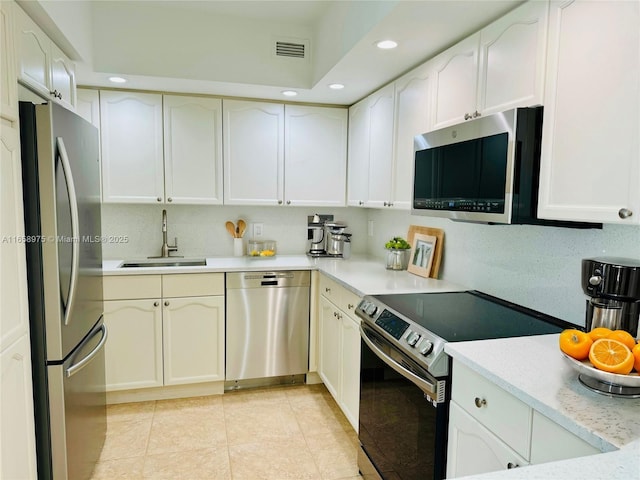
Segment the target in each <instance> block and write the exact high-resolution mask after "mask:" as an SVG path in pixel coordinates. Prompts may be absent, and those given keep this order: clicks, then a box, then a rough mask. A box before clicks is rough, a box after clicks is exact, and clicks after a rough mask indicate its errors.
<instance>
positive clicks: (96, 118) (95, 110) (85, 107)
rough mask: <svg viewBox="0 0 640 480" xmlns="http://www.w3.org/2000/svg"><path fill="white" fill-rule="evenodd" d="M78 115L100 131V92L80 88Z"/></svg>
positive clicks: (77, 96) (77, 95)
mask: <svg viewBox="0 0 640 480" xmlns="http://www.w3.org/2000/svg"><path fill="white" fill-rule="evenodd" d="M76 113H77V114H78V115H80V116H81V117H82V118H84V119H85V120H86V121H87V122H91V124H92V125H93V126H94V127H96V128H97V129H98V130H100V92H99V91H98V90H90V89H88V88H79V89H78V90H77V91H76Z"/></svg>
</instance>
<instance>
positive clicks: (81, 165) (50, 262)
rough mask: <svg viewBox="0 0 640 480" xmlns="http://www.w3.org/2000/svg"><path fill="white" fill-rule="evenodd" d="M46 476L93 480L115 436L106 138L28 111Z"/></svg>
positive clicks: (23, 111)
mask: <svg viewBox="0 0 640 480" xmlns="http://www.w3.org/2000/svg"><path fill="white" fill-rule="evenodd" d="M20 140H21V149H22V173H23V189H24V206H25V232H26V236H25V242H26V247H27V278H28V285H29V317H30V326H31V351H32V364H33V387H34V388H33V391H34V406H35V423H36V451H37V458H38V478H39V479H47V480H48V479H55V480H65V479H69V480H81V479H86V478H89V477H90V476H91V473H92V471H93V468H94V466H95V464H96V462H97V460H98V458H99V455H100V451H101V449H102V446H103V444H104V438H105V433H106V407H105V374H104V345H105V342H106V340H107V331H106V327H105V326H104V323H103V317H102V314H103V301H102V247H101V241H102V239H101V227H100V173H99V172H100V164H99V155H98V148H99V143H98V130H97V129H96V128H95V127H94V126H93V125H91V124H90V123H89V122H87V121H85V120H84V119H82V118H81V117H79V116H78V115H76V114H74V113H73V112H71V111H69V110H66V109H64V108H62V107H60V106H58V105H56V104H53V103H46V104H42V105H34V104H31V103H27V102H21V103H20Z"/></svg>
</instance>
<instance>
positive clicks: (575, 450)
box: [531, 410, 601, 465]
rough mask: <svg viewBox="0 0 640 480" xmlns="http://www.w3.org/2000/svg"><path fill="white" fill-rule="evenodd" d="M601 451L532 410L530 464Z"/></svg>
mask: <svg viewBox="0 0 640 480" xmlns="http://www.w3.org/2000/svg"><path fill="white" fill-rule="evenodd" d="M596 453H601V452H600V451H599V450H598V449H597V448H595V447H593V446H591V445H589V444H588V443H587V442H585V441H584V440H582V439H581V438H578V437H577V436H575V435H574V434H573V433H571V432H569V431H567V430H565V429H564V428H562V427H561V426H560V425H558V424H557V423H554V422H552V421H551V420H549V419H548V418H547V417H545V416H544V415H542V414H541V413H538V412H537V411H535V410H534V412H533V423H532V426H531V464H532V465H533V464H537V463H546V462H555V461H557V460H565V459H567V458H576V457H584V456H586V455H594V454H596Z"/></svg>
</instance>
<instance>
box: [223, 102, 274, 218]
mask: <svg viewBox="0 0 640 480" xmlns="http://www.w3.org/2000/svg"><path fill="white" fill-rule="evenodd" d="M223 108H224V178H225V182H224V203H225V204H227V205H278V204H280V203H282V198H283V178H284V105H278V104H273V103H261V102H245V101H240V100H224V103H223Z"/></svg>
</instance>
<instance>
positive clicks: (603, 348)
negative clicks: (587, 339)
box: [589, 338, 635, 375]
mask: <svg viewBox="0 0 640 480" xmlns="http://www.w3.org/2000/svg"><path fill="white" fill-rule="evenodd" d="M589 360H591V364H592V365H593V366H594V367H596V368H597V369H598V370H602V371H605V372H609V373H619V374H622V375H626V374H628V373H629V372H631V370H632V369H633V364H634V360H635V357H634V356H633V354H632V353H631V350H630V349H629V347H627V346H626V345H625V344H624V343H622V342H619V341H618V340H613V339H611V338H601V339H599V340H596V341H595V342H593V345H592V346H591V350H589Z"/></svg>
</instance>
